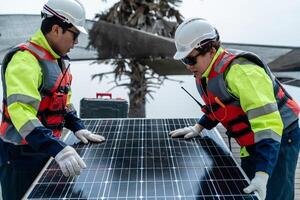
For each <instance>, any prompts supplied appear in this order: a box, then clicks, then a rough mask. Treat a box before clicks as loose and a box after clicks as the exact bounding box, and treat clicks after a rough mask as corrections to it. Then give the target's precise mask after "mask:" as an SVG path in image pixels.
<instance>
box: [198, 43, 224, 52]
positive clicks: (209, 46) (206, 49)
mask: <svg viewBox="0 0 300 200" xmlns="http://www.w3.org/2000/svg"><path fill="white" fill-rule="evenodd" d="M203 44H204V45H203V46H201V47H198V48H196V50H197V51H198V52H199V53H200V54H201V55H205V54H206V53H207V52H209V51H210V50H211V49H212V48H214V49H216V50H218V49H219V48H220V46H221V42H220V41H219V40H207V41H203Z"/></svg>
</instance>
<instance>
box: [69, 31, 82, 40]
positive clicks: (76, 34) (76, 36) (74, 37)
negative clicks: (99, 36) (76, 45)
mask: <svg viewBox="0 0 300 200" xmlns="http://www.w3.org/2000/svg"><path fill="white" fill-rule="evenodd" d="M67 31H69V32H71V33H73V40H74V41H75V40H77V38H78V36H79V34H80V32H77V31H73V30H72V29H67Z"/></svg>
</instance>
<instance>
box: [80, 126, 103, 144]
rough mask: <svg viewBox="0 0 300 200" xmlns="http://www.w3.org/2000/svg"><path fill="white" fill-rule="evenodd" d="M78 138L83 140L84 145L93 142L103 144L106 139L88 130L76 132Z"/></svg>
mask: <svg viewBox="0 0 300 200" xmlns="http://www.w3.org/2000/svg"><path fill="white" fill-rule="evenodd" d="M75 135H76V137H77V138H78V139H79V140H81V141H82V142H83V143H84V144H87V143H89V141H91V142H103V141H104V140H105V138H104V137H103V136H102V135H97V134H94V133H92V132H91V131H89V130H87V129H81V130H79V131H76V132H75Z"/></svg>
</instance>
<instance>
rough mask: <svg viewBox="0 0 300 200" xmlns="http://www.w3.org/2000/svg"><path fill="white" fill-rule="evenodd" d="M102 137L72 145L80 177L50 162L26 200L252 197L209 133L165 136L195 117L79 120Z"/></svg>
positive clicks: (228, 156)
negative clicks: (188, 137) (66, 174)
mask: <svg viewBox="0 0 300 200" xmlns="http://www.w3.org/2000/svg"><path fill="white" fill-rule="evenodd" d="M84 122H85V125H86V127H87V128H88V129H89V130H91V131H93V132H94V133H97V134H102V135H104V136H105V137H106V141H105V142H104V143H101V144H88V145H84V144H82V143H78V140H77V139H75V137H74V136H73V135H71V136H69V137H68V139H67V143H69V144H73V147H74V148H75V149H76V150H77V152H78V153H79V155H80V156H81V157H82V158H83V160H84V161H85V162H86V164H87V168H86V169H84V170H83V171H82V173H81V174H80V176H77V177H72V178H66V177H64V176H63V174H62V173H61V171H60V169H59V167H58V165H57V164H56V163H55V161H50V162H49V165H48V166H47V167H46V168H45V169H44V170H43V172H42V173H41V174H40V177H39V178H38V179H37V180H36V182H35V183H34V184H33V186H32V187H31V189H30V190H29V191H28V192H27V194H26V198H28V199H78V200H79V199H80V200H81V199H82V200H83V199H150V200H152V199H153V200H158V199H159V200H160V199H166V200H169V199H205V200H214V199H216V200H217V199H218V200H227V199H228V200H234V199H236V200H242V199H245V200H246V199H247V200H250V199H251V200H252V199H258V198H257V197H256V195H255V194H250V195H248V194H244V193H243V191H242V190H243V188H244V187H246V186H247V185H248V182H247V180H246V178H245V176H244V175H243V173H242V172H241V170H240V168H239V167H238V166H237V164H236V162H235V161H234V160H233V158H232V156H231V154H230V153H229V151H228V148H227V147H226V145H225V143H224V142H223V140H222V139H221V137H220V136H219V135H218V133H217V132H215V131H204V137H203V138H200V137H197V138H193V139H191V140H185V139H183V138H176V139H174V138H170V137H169V135H168V133H169V132H170V131H171V130H174V129H177V128H183V127H185V126H189V125H194V124H195V122H196V119H111V120H110V119H105V120H85V121H84Z"/></svg>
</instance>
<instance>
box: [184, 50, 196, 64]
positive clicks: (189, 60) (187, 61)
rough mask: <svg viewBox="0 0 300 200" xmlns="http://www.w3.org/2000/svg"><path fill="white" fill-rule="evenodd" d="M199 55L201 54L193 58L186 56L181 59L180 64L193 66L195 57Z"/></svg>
mask: <svg viewBox="0 0 300 200" xmlns="http://www.w3.org/2000/svg"><path fill="white" fill-rule="evenodd" d="M200 54H201V52H198V53H197V55H195V56H187V57H185V58H183V59H181V62H183V64H185V65H195V64H196V63H197V57H198V56H199V55H200Z"/></svg>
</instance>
